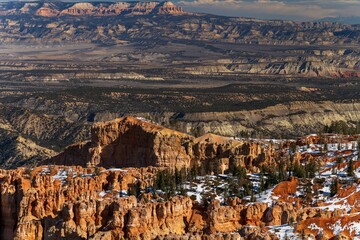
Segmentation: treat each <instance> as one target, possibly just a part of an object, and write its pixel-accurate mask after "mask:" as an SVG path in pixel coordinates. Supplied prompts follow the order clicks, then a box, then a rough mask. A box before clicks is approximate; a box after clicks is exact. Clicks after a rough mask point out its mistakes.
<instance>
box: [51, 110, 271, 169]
mask: <svg viewBox="0 0 360 240" xmlns="http://www.w3.org/2000/svg"><path fill="white" fill-rule="evenodd" d="M272 157H273V153H272V152H271V149H267V150H266V149H265V148H264V147H260V145H259V143H255V142H249V143H244V142H242V141H238V140H235V139H231V138H227V137H221V136H216V135H213V134H206V135H204V136H202V137H199V138H197V139H194V138H193V137H192V136H190V135H187V134H184V133H181V132H177V131H174V130H171V129H167V128H164V127H162V126H159V125H156V124H154V123H151V122H148V121H144V120H139V119H137V118H133V117H124V118H119V119H115V120H113V121H109V122H104V123H97V124H94V125H93V127H92V130H91V141H90V142H85V143H81V144H76V145H72V146H69V147H68V148H67V149H66V150H65V151H64V152H62V153H60V154H59V155H58V156H55V157H54V158H51V159H49V160H47V161H46V163H51V164H54V163H55V164H60V165H80V166H88V167H90V166H103V167H147V166H157V167H167V168H170V169H172V170H175V169H182V168H186V169H190V168H191V167H192V166H194V165H198V166H200V165H205V166H206V167H207V169H213V171H220V172H223V171H225V170H227V169H229V168H230V167H231V166H230V165H234V166H244V167H247V168H248V169H254V167H259V166H260V165H261V164H264V163H265V162H266V163H269V161H271V160H272Z"/></svg>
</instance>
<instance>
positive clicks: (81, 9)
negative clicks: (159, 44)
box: [0, 1, 189, 17]
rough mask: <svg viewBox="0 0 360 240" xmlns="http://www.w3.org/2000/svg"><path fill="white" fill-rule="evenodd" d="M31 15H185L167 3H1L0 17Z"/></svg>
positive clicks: (170, 3)
mask: <svg viewBox="0 0 360 240" xmlns="http://www.w3.org/2000/svg"><path fill="white" fill-rule="evenodd" d="M18 14H30V15H36V16H42V17H59V16H64V15H68V16H69V15H70V16H99V17H101V16H104V17H105V16H117V15H151V14H165V15H166V14H168V15H185V14H189V13H186V12H184V10H183V9H182V8H181V7H178V6H176V5H175V4H174V3H172V2H169V1H165V2H116V3H109V2H104V3H101V2H96V3H90V2H78V3H65V2H54V3H40V2H38V3H22V2H18V3H0V15H3V16H4V15H5V16H6V15H18Z"/></svg>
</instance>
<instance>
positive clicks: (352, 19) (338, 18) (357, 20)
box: [320, 16, 360, 24]
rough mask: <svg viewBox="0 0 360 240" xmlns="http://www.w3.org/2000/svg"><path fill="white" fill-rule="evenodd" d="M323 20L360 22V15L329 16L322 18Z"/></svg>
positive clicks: (345, 22)
mask: <svg viewBox="0 0 360 240" xmlns="http://www.w3.org/2000/svg"><path fill="white" fill-rule="evenodd" d="M320 21H321V22H338V23H344V24H360V16H359V17H356V16H352V17H327V18H322V19H320Z"/></svg>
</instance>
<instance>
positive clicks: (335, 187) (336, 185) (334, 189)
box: [330, 178, 339, 197]
mask: <svg viewBox="0 0 360 240" xmlns="http://www.w3.org/2000/svg"><path fill="white" fill-rule="evenodd" d="M338 188H339V183H338V179H337V178H334V179H333V181H332V182H331V185H330V196H331V197H333V196H335V195H336V194H337V192H338Z"/></svg>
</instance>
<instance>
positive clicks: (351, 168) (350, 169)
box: [347, 158, 355, 177]
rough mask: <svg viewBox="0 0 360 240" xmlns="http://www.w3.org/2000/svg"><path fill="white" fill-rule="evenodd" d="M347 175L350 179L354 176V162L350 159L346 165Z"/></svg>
mask: <svg viewBox="0 0 360 240" xmlns="http://www.w3.org/2000/svg"><path fill="white" fill-rule="evenodd" d="M347 174H348V176H350V177H353V176H355V174H354V162H353V160H352V158H350V161H349V163H348V167H347Z"/></svg>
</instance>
